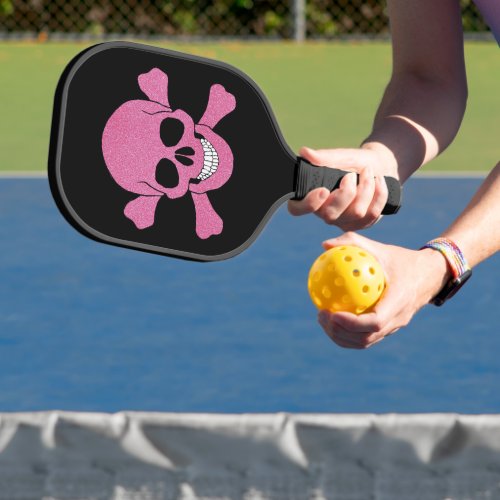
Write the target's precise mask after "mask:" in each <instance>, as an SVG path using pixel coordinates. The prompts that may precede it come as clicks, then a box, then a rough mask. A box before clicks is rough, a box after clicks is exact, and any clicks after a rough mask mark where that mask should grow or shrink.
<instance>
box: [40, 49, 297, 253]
mask: <svg viewBox="0 0 500 500" xmlns="http://www.w3.org/2000/svg"><path fill="white" fill-rule="evenodd" d="M294 164H295V156H294V155H293V153H292V152H291V151H290V149H289V148H288V146H287V145H286V143H285V142H284V140H283V138H282V136H281V134H280V132H279V130H278V127H277V125H276V121H275V119H274V117H273V115H272V112H271V110H270V108H269V105H268V104H267V101H266V99H265V97H264V96H263V94H262V92H261V91H260V90H259V89H258V88H257V87H256V86H255V84H254V83H253V82H251V81H250V80H249V79H248V77H246V76H245V75H243V74H242V73H241V72H239V71H238V70H236V69H235V68H232V67H230V66H228V65H225V64H223V63H219V62H215V61H211V60H207V59H202V58H198V57H194V56H188V55H185V54H181V53H177V52H172V51H167V50H163V49H158V48H153V47H148V46H143V45H138V44H132V43H125V42H112V43H106V44H101V45H97V46H94V47H92V48H90V49H88V50H87V51H85V52H83V53H82V54H80V55H79V56H77V57H76V58H75V59H74V60H73V61H72V62H71V63H70V65H69V66H68V68H67V69H66V71H65V73H64V74H63V76H62V77H61V80H60V82H59V86H58V89H57V92H56V97H55V107H54V117H53V124H52V136H51V148H50V158H49V179H50V183H51V188H52V192H53V195H54V198H55V199H56V202H57V204H58V206H59V208H60V209H61V211H62V212H63V214H64V215H65V217H66V218H67V219H68V220H69V222H70V223H71V224H73V225H74V226H75V227H76V228H77V229H78V230H79V231H81V232H83V233H84V234H86V235H87V236H90V237H91V238H93V239H96V240H99V241H103V242H106V243H111V244H115V245H121V246H125V247H129V248H134V249H138V250H146V251H151V252H156V253H162V254H166V255H172V256H177V257H182V258H188V259H195V260H219V259H223V258H228V257H232V256H234V255H236V254H238V253H239V252H241V251H242V250H244V249H245V248H246V247H248V245H250V243H251V242H252V241H253V240H254V239H255V238H256V237H257V235H258V233H259V232H260V230H261V229H262V227H263V226H264V225H265V222H266V221H267V220H268V218H269V217H270V216H271V214H272V213H273V211H274V210H275V209H276V208H277V207H278V206H279V205H280V204H281V203H282V202H283V201H284V200H285V199H287V198H289V197H291V196H292V195H293V190H294V187H293V180H294V179H293V176H294Z"/></svg>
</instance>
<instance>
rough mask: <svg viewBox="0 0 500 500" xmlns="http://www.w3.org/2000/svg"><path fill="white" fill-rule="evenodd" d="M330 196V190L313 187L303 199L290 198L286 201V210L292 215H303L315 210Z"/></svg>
mask: <svg viewBox="0 0 500 500" xmlns="http://www.w3.org/2000/svg"><path fill="white" fill-rule="evenodd" d="M329 196H330V191H328V189H326V188H318V189H313V190H312V191H311V192H310V193H307V195H306V197H305V198H304V199H303V200H300V201H297V200H290V201H289V202H288V211H289V212H290V213H291V214H292V215H296V216H298V215H305V214H310V213H313V212H316V211H317V210H319V208H320V207H321V206H322V205H323V203H324V202H325V201H326V200H327V198H328V197H329Z"/></svg>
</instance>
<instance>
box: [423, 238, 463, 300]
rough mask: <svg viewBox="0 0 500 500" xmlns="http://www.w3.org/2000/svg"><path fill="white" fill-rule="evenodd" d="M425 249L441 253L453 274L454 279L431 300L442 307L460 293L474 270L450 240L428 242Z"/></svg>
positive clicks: (440, 239)
mask: <svg viewBox="0 0 500 500" xmlns="http://www.w3.org/2000/svg"><path fill="white" fill-rule="evenodd" d="M424 248H432V249H433V250H436V251H438V252H440V253H441V254H442V255H443V257H444V258H445V259H446V262H447V263H448V267H449V268H450V271H451V273H452V278H451V279H450V280H449V281H448V283H446V285H445V286H444V287H443V289H442V290H441V291H440V292H439V293H438V294H437V295H436V296H435V297H434V298H433V299H432V300H431V302H432V303H433V304H434V305H436V306H440V305H442V304H444V303H445V302H446V300H448V299H449V298H451V297H453V295H455V293H457V292H458V290H459V289H460V288H461V287H462V285H463V284H464V283H465V282H466V281H467V280H468V279H469V278H470V277H471V275H472V270H471V268H470V266H469V264H468V263H467V260H466V259H465V257H464V254H463V253H462V251H461V250H460V248H459V247H458V245H456V244H455V243H454V242H453V241H452V240H450V239H449V238H436V239H434V240H431V241H429V242H427V243H426V244H425V245H424V246H423V247H422V249H424Z"/></svg>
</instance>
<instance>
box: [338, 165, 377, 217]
mask: <svg viewBox="0 0 500 500" xmlns="http://www.w3.org/2000/svg"><path fill="white" fill-rule="evenodd" d="M374 194H375V178H374V175H373V169H372V168H371V167H366V168H364V169H363V170H361V172H360V173H359V181H358V185H357V188H356V197H355V198H354V200H353V201H352V203H351V204H350V205H349V207H347V209H346V210H345V211H344V219H345V221H346V222H347V223H349V222H350V221H360V220H363V219H364V217H365V216H366V214H367V212H368V209H369V207H370V205H371V204H372V202H373V196H374Z"/></svg>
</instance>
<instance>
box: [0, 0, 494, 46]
mask: <svg viewBox="0 0 500 500" xmlns="http://www.w3.org/2000/svg"><path fill="white" fill-rule="evenodd" d="M384 3H385V2H382V1H379V0H236V1H231V0H214V1H210V0H202V1H197V0H173V1H169V0H157V1H138V0H127V1H123V0H107V1H106V0H105V1H93V0H86V1H81V0H70V1H63V0H56V1H53V0H0V37H3V38H38V39H42V40H43V39H45V38H61V37H71V38H82V37H114V36H117V35H123V34H126V35H127V36H139V37H162V38H164V37H179V36H181V37H203V38H213V37H217V38H218V37H245V38H279V39H299V40H301V39H304V38H322V39H332V38H338V37H343V36H347V35H350V36H352V35H356V36H371V37H383V36H386V35H387V33H388V22H387V17H386V15H385V6H384ZM461 4H462V10H463V24H464V28H465V31H466V32H467V33H468V34H469V35H471V34H474V35H480V36H482V35H485V34H486V33H487V27H486V25H485V23H484V22H483V20H482V19H481V17H480V16H479V15H478V12H477V10H476V8H475V6H474V4H473V2H472V0H461Z"/></svg>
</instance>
